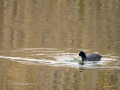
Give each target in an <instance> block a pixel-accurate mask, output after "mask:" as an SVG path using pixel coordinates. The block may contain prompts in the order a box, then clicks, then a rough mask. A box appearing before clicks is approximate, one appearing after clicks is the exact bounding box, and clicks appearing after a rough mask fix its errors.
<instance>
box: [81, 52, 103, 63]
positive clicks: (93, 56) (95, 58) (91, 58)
mask: <svg viewBox="0 0 120 90" xmlns="http://www.w3.org/2000/svg"><path fill="white" fill-rule="evenodd" d="M79 56H81V57H82V61H100V59H101V58H102V56H101V55H99V54H89V55H85V53H84V52H83V51H81V52H80V53H79Z"/></svg>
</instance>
